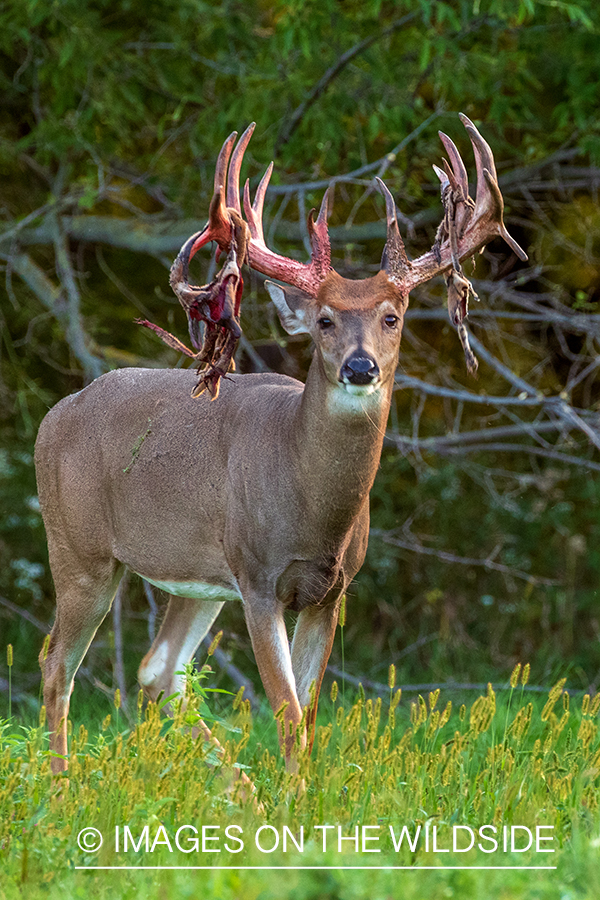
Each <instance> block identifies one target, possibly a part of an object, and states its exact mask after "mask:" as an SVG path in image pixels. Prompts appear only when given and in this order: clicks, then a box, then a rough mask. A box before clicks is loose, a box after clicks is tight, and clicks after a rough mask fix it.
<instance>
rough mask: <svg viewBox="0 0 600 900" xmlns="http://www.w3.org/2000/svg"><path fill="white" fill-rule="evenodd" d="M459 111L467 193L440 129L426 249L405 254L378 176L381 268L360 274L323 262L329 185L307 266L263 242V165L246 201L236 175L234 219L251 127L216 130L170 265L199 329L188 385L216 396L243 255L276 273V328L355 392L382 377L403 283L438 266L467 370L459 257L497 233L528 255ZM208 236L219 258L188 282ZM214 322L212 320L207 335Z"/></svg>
mask: <svg viewBox="0 0 600 900" xmlns="http://www.w3.org/2000/svg"><path fill="white" fill-rule="evenodd" d="M460 118H461V120H462V122H463V124H464V125H465V127H466V129H467V132H468V134H469V137H470V139H471V143H472V145H473V150H474V153H475V164H476V169H477V191H476V198H475V200H473V199H472V198H471V197H470V196H469V186H468V180H467V172H466V168H465V166H464V163H463V161H462V159H461V157H460V154H459V152H458V150H457V148H456V146H455V144H454V143H453V141H452V140H451V139H450V138H449V137H448V136H447V135H445V134H443V133H442V132H440V138H441V140H442V143H443V144H444V147H445V148H446V151H447V153H448V156H449V157H450V163H448V162H447V161H446V160H444V161H443V165H444V168H443V169H441V168H439V167H438V166H434V170H435V172H436V174H437V175H438V177H439V178H440V181H441V194H442V202H443V205H444V213H445V214H444V219H443V221H442V223H441V225H440V227H439V229H438V233H437V236H436V241H435V243H434V246H433V247H432V249H431V250H430V251H428V252H427V253H425V254H423V255H422V256H420V257H419V258H418V259H416V260H412V261H411V260H409V258H408V256H407V254H406V250H405V248H404V243H403V241H402V238H401V236H400V231H399V229H398V220H397V217H396V205H395V202H394V199H393V197H392V195H391V193H390V191H389V190H388V188H387V187H386V185H385V184H384V183H383V181H381V179H379V178H378V179H377V181H378V184H379V187H380V189H381V191H382V193H383V195H384V198H385V203H386V213H387V240H386V244H385V248H384V251H383V256H382V264H381V270H380V272H379V273H378V274H377V275H376V276H375V277H372V278H367V279H364V280H362V281H353V280H350V279H347V278H342V277H341V276H340V275H338V274H337V273H336V272H335V271H334V270H333V269H332V267H331V248H330V242H329V235H328V231H327V215H328V209H329V191H327V192H326V194H325V196H324V198H323V202H322V204H321V209H320V211H319V214H318V216H317V218H316V220H315V218H314V212H315V211H314V210H312V211H311V212H310V214H309V217H308V230H309V236H310V242H311V247H312V255H311V260H310V262H309V263H301V262H298V261H297V260H293V259H289V258H288V257H284V256H280V255H278V254H276V253H273V252H272V251H271V250H269V248H268V247H267V245H266V243H265V240H264V234H263V227H262V211H263V205H264V199H265V194H266V190H267V187H268V184H269V180H270V177H271V173H272V171H273V164H272V163H271V164H270V166H269V167H268V169H267V171H266V173H265V175H264V176H263V178H262V180H261V182H260V184H259V186H258V189H257V191H256V196H255V199H254V202H253V203H252V202H251V199H250V189H249V182H248V181H246V183H245V186H244V199H243V206H244V213H245V216H246V220H244V218H243V216H242V207H241V204H240V195H239V173H240V168H241V164H242V159H243V156H244V153H245V151H246V147H247V146H248V142H249V140H250V138H251V136H252V133H253V131H254V127H255V126H254V124H252V125H250V126H249V127H248V128H247V129H246V131H245V132H244V134H243V135H242V137H241V138H240V141H239V143H238V145H237V147H236V148H235V150H233V148H234V145H235V141H236V138H237V132H233V133H232V134H231V135H230V136H229V137H228V138H227V140H226V141H225V143H224V144H223V147H222V149H221V152H220V154H219V158H218V160H217V166H216V171H215V181H214V194H213V199H212V202H211V207H210V218H209V222H208V224H207V225H206V227H205V228H204V229H203V230H202V231H201V232H198V233H197V234H194V235H192V237H190V238H189V239H188V240H187V241H186V243H185V244H184V245H183V247H182V248H181V251H180V253H179V255H178V256H177V259H176V260H175V263H174V264H173V268H172V272H171V285H172V287H173V290H174V291H175V294H176V295H177V296H178V298H179V299H180V301H181V303H182V305H183V306H184V308H185V309H186V312H187V313H188V319H189V321H190V325H191V327H190V333H191V334H192V332H193V328H192V323H193V322H194V321H195V320H197V319H200V318H203V319H204V320H205V321H206V322H207V323H208V326H209V330H208V332H207V336H206V339H205V344H204V347H203V349H202V352H201V354H200V356H199V359H200V361H202V362H206V363H207V364H208V371H205V372H204V373H203V375H202V377H201V382H200V384H199V386H198V387H197V388H196V393H199V391H200V390H202V388H203V387H204V386H206V385H207V384H208V385H209V386H210V385H212V388H213V389H212V390H211V393H212V395H213V397H214V396H216V392H217V391H216V390H215V388H214V385H215V379H216V385H217V389H218V378H219V377H220V376H221V375H223V374H225V371H226V366H227V365H228V364H229V361H230V360H231V355H232V353H233V349H234V348H235V342H236V341H237V337H239V326H238V322H237V315H238V312H239V303H240V299H241V291H242V284H243V283H242V280H241V276H240V274H239V267H240V266H241V264H242V262H244V261H247V262H248V264H249V265H250V267H251V268H253V269H255V270H256V271H257V272H261V273H262V274H264V275H267V276H269V277H271V278H275V279H277V280H278V281H279V282H282V284H276V283H273V282H269V281H267V283H266V287H267V289H268V291H269V294H270V296H271V299H272V300H273V302H274V303H275V306H276V308H277V311H278V314H279V318H280V320H281V323H282V325H283V327H284V328H285V330H286V331H287V332H288V333H289V334H298V333H300V332H306V333H308V334H310V335H311V336H312V338H313V340H314V342H315V346H316V349H317V355H318V356H319V357H320V358H321V360H322V364H323V367H324V370H325V373H326V375H327V378H328V379H329V381H330V382H331V383H332V384H334V385H336V386H339V387H341V388H342V389H343V390H345V391H346V392H347V393H348V394H356V395H364V396H366V395H369V394H372V393H375V392H376V391H377V389H378V388H379V387H380V386H381V385H382V384H385V383H387V382H388V381H389V380H390V378H391V377H392V375H393V371H394V368H395V364H396V360H397V353H398V347H399V344H400V336H401V332H402V324H403V316H404V312H405V310H406V306H407V303H408V296H409V294H410V291H411V290H412V289H413V288H414V287H416V286H417V285H419V284H422V283H424V282H426V281H429V280H430V279H431V278H433V277H434V276H435V275H438V274H440V273H444V274H445V275H446V282H447V287H448V309H449V314H450V319H451V321H452V323H453V325H455V326H456V327H457V329H458V332H459V335H460V337H461V341H462V343H463V346H464V349H465V355H466V358H467V365H468V367H469V369H470V370H471V371H474V370H475V369H476V365H477V362H476V360H475V357H474V356H473V354H472V352H471V350H470V348H469V345H468V337H467V332H466V329H465V326H464V319H465V318H466V316H467V312H468V299H469V296H471V295H474V292H473V289H472V285H471V283H470V281H469V280H468V279H467V278H465V276H464V274H463V271H462V267H461V262H462V261H463V260H464V259H466V258H467V257H470V256H473V255H474V254H475V253H476V252H477V251H479V250H481V249H483V247H484V246H485V244H487V243H488V241H490V240H492V238H494V237H496V236H501V237H503V238H504V240H505V241H506V242H507V243H508V244H509V246H510V247H511V249H512V250H513V251H514V252H515V253H516V254H517V256H519V258H520V259H523V260H526V259H527V254H526V253H525V252H524V250H522V248H521V247H520V246H519V245H518V244H517V243H516V241H514V240H513V238H512V237H511V236H510V235H509V233H508V231H507V230H506V227H505V225H504V220H503V200H502V195H501V193H500V189H499V187H498V180H497V175H496V168H495V165H494V158H493V156H492V152H491V150H490V147H489V146H488V144H487V143H486V141H485V140H484V139H483V138H482V136H481V135H480V134H479V132H478V130H477V129H476V128H475V126H474V125H473V123H472V122H471V121H470V119H468V118H467V116H465V115H463V114H461V115H460ZM232 151H233V155H232ZM209 241H216V243H217V245H218V250H217V253H220V252H221V251H222V252H225V253H227V255H228V256H227V263H226V266H225V267H224V268H223V270H222V271H221V273H220V274H219V276H218V277H217V279H216V280H215V281H214V282H212V284H211V285H207V286H205V287H202V288H197V287H192V286H191V285H190V284H189V282H188V271H189V263H190V260H191V258H192V257H193V256H194V254H195V253H196V252H197V250H199V249H200V247H202V246H204V245H205V244H206V243H208V242H209ZM215 326H216V329H217V330H218V329H220V332H219V335H218V336H217V337H215ZM211 329H212V330H211ZM215 343H216V344H217V346H218V348H219V353H220V354H221V355H220V357H219V360H218V362H215V358H216V357H215V353H214V346H215ZM207 347H208V348H209V349H208V351H207ZM224 347H225V351H224V350H223V348H224Z"/></svg>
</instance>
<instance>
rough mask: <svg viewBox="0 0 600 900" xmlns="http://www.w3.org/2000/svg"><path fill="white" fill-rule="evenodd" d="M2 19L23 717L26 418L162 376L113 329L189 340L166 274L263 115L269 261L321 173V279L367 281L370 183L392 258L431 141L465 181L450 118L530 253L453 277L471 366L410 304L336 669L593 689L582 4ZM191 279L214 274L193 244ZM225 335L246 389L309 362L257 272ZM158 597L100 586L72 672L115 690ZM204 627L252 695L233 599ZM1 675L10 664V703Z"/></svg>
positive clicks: (30, 659)
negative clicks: (480, 139) (221, 173)
mask: <svg viewBox="0 0 600 900" xmlns="http://www.w3.org/2000/svg"><path fill="white" fill-rule="evenodd" d="M0 22H1V23H2V28H1V29H0V78H1V89H2V96H3V100H4V104H3V105H4V110H3V117H2V122H1V123H0V167H1V170H2V181H1V187H0V191H1V204H0V215H1V217H2V222H1V226H0V262H1V264H2V269H3V271H2V283H1V285H0V315H1V320H0V324H1V329H2V336H1V346H0V353H1V358H0V378H1V381H0V435H1V436H0V504H1V510H2V518H1V521H0V634H1V635H2V637H3V638H4V643H8V642H12V644H13V645H14V648H15V666H14V671H13V699H14V700H15V701H18V700H23V701H24V702H26V700H27V697H28V696H31V697H32V699H33V701H37V696H38V683H39V676H38V674H37V658H36V657H37V652H38V650H39V646H40V645H41V641H42V634H43V633H44V632H45V631H46V630H47V628H48V625H49V623H50V622H51V619H52V616H53V605H54V597H53V588H52V584H51V580H50V576H49V569H48V563H47V551H46V544H45V536H44V530H43V527H42V523H41V518H40V515H39V507H38V503H37V499H36V487H35V479H34V474H33V466H32V450H33V443H34V440H35V434H36V431H37V427H38V425H39V422H40V421H41V418H42V417H43V415H44V413H45V411H46V410H47V409H48V408H49V407H50V406H52V405H53V404H54V403H55V402H56V401H57V400H59V399H60V398H61V397H62V396H64V395H66V394H68V393H70V392H73V391H75V390H78V389H80V388H81V387H82V386H83V385H84V384H86V383H88V382H89V381H90V380H91V379H93V378H94V377H96V376H97V375H99V374H100V373H102V372H104V371H107V370H108V369H110V368H114V367H117V366H127V365H141V366H173V365H181V364H182V360H181V359H180V358H178V356H177V355H176V354H175V353H174V352H173V351H171V350H169V349H167V348H166V347H165V346H164V345H162V344H161V343H160V342H159V341H158V340H157V339H156V338H154V337H153V336H152V335H151V334H148V333H146V332H144V330H143V329H140V328H138V327H137V326H135V325H134V324H133V320H134V319H135V318H136V317H139V316H142V317H144V318H146V317H147V318H149V319H151V320H152V321H154V322H160V323H161V324H162V325H164V326H165V327H166V328H168V329H169V330H170V331H172V332H173V333H176V334H178V335H179V336H180V337H182V338H184V337H185V317H184V315H183V313H182V312H181V310H180V308H179V306H178V304H177V301H176V299H175V297H174V296H173V295H172V294H171V293H170V291H169V286H168V267H169V265H170V263H171V261H172V258H173V256H174V255H175V254H176V252H177V251H178V250H179V247H180V246H181V244H182V242H183V241H184V240H185V239H186V238H187V237H188V236H189V234H191V233H192V232H193V231H197V230H198V229H199V228H201V227H202V226H203V225H204V222H205V220H206V217H207V212H208V203H209V199H210V195H211V191H212V177H213V171H214V161H215V158H216V154H217V152H218V149H219V147H220V146H221V144H222V142H223V139H224V138H225V137H226V135H227V134H229V132H231V131H232V130H234V129H236V130H240V131H241V130H242V129H243V128H245V127H246V125H247V124H248V122H250V121H251V120H256V121H257V128H256V133H255V137H254V138H253V142H252V145H251V147H250V149H249V151H248V154H247V161H246V163H245V169H244V172H243V177H244V178H245V177H246V176H248V177H249V178H250V181H251V185H252V187H253V188H254V187H255V185H256V182H257V179H258V178H259V177H260V175H261V174H262V172H263V171H264V168H265V167H266V165H267V164H268V162H269V161H270V160H271V159H274V161H275V174H274V178H273V183H272V184H271V186H270V188H269V190H268V193H267V198H266V204H265V215H264V219H265V234H266V238H267V243H268V244H269V245H270V246H272V247H275V248H276V249H277V250H278V251H279V252H282V253H286V254H287V255H290V256H295V257H297V258H299V259H306V258H307V254H308V252H309V238H308V230H307V228H306V217H307V213H308V212H309V210H310V209H311V208H312V207H313V206H318V205H319V203H320V200H321V197H322V194H323V191H324V190H325V188H326V187H327V186H328V185H330V184H332V183H333V184H334V185H335V189H334V196H335V200H334V205H333V212H332V216H331V218H330V234H331V238H332V243H333V255H334V264H335V268H336V269H337V271H338V272H340V274H343V275H344V276H345V277H350V278H353V277H355V278H359V277H364V276H366V275H368V274H371V273H373V272H375V271H377V270H378V268H379V261H380V255H381V250H382V247H383V243H384V240H385V232H386V227H385V216H384V204H383V201H382V200H381V197H380V196H379V194H378V192H377V190H376V189H375V183H374V177H375V176H376V175H379V176H380V177H382V178H384V179H385V181H386V183H387V184H388V186H389V187H390V190H392V192H393V195H394V198H395V200H396V203H397V205H398V207H399V219H400V226H401V230H402V232H403V235H404V237H405V240H406V243H407V247H408V250H409V252H410V253H411V255H412V256H416V255H418V254H420V253H422V252H424V251H425V250H427V249H428V248H429V247H430V246H431V244H432V242H433V240H434V237H435V232H436V227H437V225H438V223H439V221H440V220H441V218H442V206H441V204H440V199H439V187H438V183H437V179H436V177H435V175H434V173H433V171H432V169H431V165H432V164H433V163H436V164H438V165H440V160H441V158H442V156H443V148H442V146H441V144H440V142H439V139H438V137H437V131H438V129H441V130H443V131H445V132H447V133H448V134H450V135H451V137H452V138H453V139H454V140H455V141H456V143H457V144H458V146H459V148H460V150H461V152H462V153H463V156H464V158H465V161H466V163H467V167H468V169H469V170H470V174H471V176H472V180H474V177H473V176H474V172H473V164H472V157H471V155H470V154H471V151H470V147H469V144H468V140H467V139H466V137H465V135H464V132H463V130H462V127H461V125H460V123H459V120H458V116H457V113H458V112H459V111H463V112H464V113H466V114H467V115H468V116H469V117H470V118H471V119H473V120H474V121H475V122H476V124H477V125H478V127H480V130H481V131H482V133H483V134H484V136H485V137H486V139H487V140H488V141H489V143H490V144H491V145H492V148H493V150H494V154H495V158H496V162H497V165H498V175H499V183H500V188H501V190H502V193H503V195H504V198H505V202H506V207H507V209H506V221H507V225H508V227H509V229H510V230H511V233H512V234H513V235H514V236H515V237H516V238H517V240H518V241H519V243H520V244H521V245H522V246H524V247H525V249H526V250H527V252H528V254H529V262H528V263H522V262H520V261H519V260H518V259H517V257H515V256H514V255H512V254H511V253H510V251H509V249H508V248H507V247H506V246H505V245H504V244H502V242H501V241H498V242H494V243H492V244H490V245H489V246H488V247H487V248H486V250H485V252H484V254H483V256H482V257H480V258H479V259H478V260H477V264H476V267H475V269H474V270H473V274H472V275H471V271H470V267H469V266H467V267H466V268H467V270H468V274H469V277H471V278H472V280H473V283H474V286H475V289H476V291H477V294H478V296H479V298H480V302H479V303H472V304H471V309H470V315H469V320H468V323H469V327H470V337H471V346H472V348H473V350H474V352H475V355H476V356H477V357H478V359H479V364H480V365H479V377H478V379H477V380H475V379H473V378H471V377H470V376H469V375H468V374H467V372H466V368H465V363H464V357H463V353H462V350H461V347H460V342H459V340H458V337H457V334H456V330H455V329H454V328H453V327H452V326H451V324H450V322H449V321H448V314H447V310H446V308H445V302H444V296H445V289H444V285H443V282H442V280H441V279H440V280H438V281H436V282H433V283H432V284H431V285H429V286H427V287H426V288H422V289H420V290H418V291H415V293H414V295H413V296H412V298H411V305H410V308H409V311H408V314H407V317H406V324H405V327H404V335H403V346H402V352H401V359H400V366H399V369H398V373H397V391H396V394H395V402H394V404H393V408H392V415H391V418H390V422H389V427H388V433H387V437H386V448H385V450H384V458H383V461H382V466H381V471H380V474H379V477H378V480H377V482H376V485H375V489H374V491H373V495H372V529H373V530H372V536H371V543H370V548H369V555H368V557H367V562H366V564H365V566H364V568H363V570H362V571H361V573H360V575H359V576H358V578H357V581H356V584H355V585H354V587H353V589H352V591H351V593H350V594H349V597H348V604H347V618H346V625H345V628H344V655H345V661H344V667H345V671H346V672H347V673H348V675H349V676H350V677H354V678H360V679H361V680H362V681H365V680H367V681H369V682H371V683H373V684H375V685H377V684H379V683H380V682H381V681H385V673H386V671H387V667H388V665H389V663H390V662H395V663H396V665H397V670H398V681H399V683H404V684H405V683H406V682H415V681H417V682H423V681H426V682H431V683H442V682H468V683H471V682H480V681H487V680H489V679H491V678H496V680H499V681H502V679H505V678H506V677H507V676H508V673H509V672H510V670H511V669H512V667H513V665H514V664H515V663H516V662H517V661H522V662H527V661H529V662H530V663H531V664H532V680H535V681H537V682H539V683H542V682H543V683H552V682H553V681H554V680H555V676H556V675H557V673H560V674H567V672H566V671H565V666H566V667H567V668H569V669H570V679H569V681H570V684H571V686H573V687H576V688H585V689H587V688H588V687H590V686H592V687H593V688H594V689H596V688H597V687H598V686H599V685H600V653H599V652H598V644H597V642H598V637H599V632H600V609H599V607H598V584H599V581H600V555H599V553H598V550H597V548H598V546H599V543H600V515H599V510H598V495H599V493H600V488H599V486H598V473H599V472H600V423H599V420H598V401H599V399H600V398H599V390H598V387H599V380H598V368H599V366H598V346H599V341H600V306H599V302H600V207H599V206H598V190H599V187H600V119H599V115H598V95H597V85H598V83H599V81H600V72H599V68H600V56H599V55H598V53H597V45H598V27H599V24H600V22H599V18H598V11H597V8H596V6H595V4H593V3H592V2H591V0H583V2H580V3H562V4H560V5H549V4H545V3H540V2H535V0H528V2H523V3H512V4H506V3H503V2H501V0H488V2H486V0H481V2H476V3H467V2H453V3H444V2H438V3H435V4H431V3H429V2H426V0H419V2H412V3H401V2H396V3H387V4H386V3H381V2H361V3H358V2H350V3H344V4H343V5H342V4H339V3H337V2H334V0H320V2H319V3H316V2H299V0H297V2H277V3H270V4H266V3H262V2H258V0H250V2H244V3H235V2H226V3H222V4H218V5H217V4H204V3H200V2H198V0H182V2H180V3H178V4H176V5H173V4H170V3H167V2H165V0H156V2H153V3H152V4H150V5H147V4H146V5H144V6H142V5H141V4H139V3H137V2H135V0H133V2H128V3H126V2H124V0H121V2H117V3H115V2H111V3H108V2H103V0H98V2H84V3H81V2H74V0H73V2H69V0H66V2H62V3H61V4H59V5H56V6H51V5H50V4H47V3H40V2H35V0H27V2H19V3H17V2H10V3H8V4H5V6H4V8H3V11H2V12H1V13H0ZM200 257H201V258H200ZM193 268H194V274H193V278H194V280H195V281H196V282H198V283H203V282H205V281H208V280H209V278H210V277H211V274H212V272H214V269H213V268H212V264H211V262H210V256H209V253H208V252H206V253H204V254H199V256H198V258H197V260H195V261H194V264H193ZM242 327H243V329H244V337H243V339H242V341H241V344H240V348H239V351H238V365H239V367H240V368H241V369H242V371H257V370H261V371H266V370H269V369H272V370H274V371H280V372H285V373H287V374H292V375H295V376H298V377H301V378H302V377H303V376H304V374H305V372H306V369H307V365H308V361H309V358H310V347H309V346H308V345H307V343H306V341H304V340H300V339H295V338H288V337H286V336H284V333H283V331H282V330H281V329H280V328H279V325H278V324H277V323H276V317H275V315H274V311H273V310H272V309H271V307H270V305H269V303H268V302H267V298H266V293H265V291H264V289H263V287H262V284H261V278H260V277H259V276H256V275H254V274H252V275H251V276H248V277H247V278H246V287H245V297H244V301H243V305H242ZM183 364H187V361H186V362H185V363H183ZM182 515H185V510H182ZM198 552H201V548H198ZM163 601H164V598H163V597H161V596H160V595H159V594H158V592H157V593H156V596H155V594H154V593H153V592H152V590H151V589H150V587H149V586H148V585H145V584H142V583H141V582H140V581H139V580H138V579H134V578H133V577H132V578H131V579H130V580H129V581H128V582H127V584H124V585H122V587H121V589H120V590H119V592H118V595H117V601H116V603H115V605H114V607H113V612H112V614H111V615H112V620H111V621H110V622H107V623H106V624H105V626H104V628H103V629H102V630H101V632H100V634H99V638H98V640H97V641H96V643H95V645H94V647H93V649H92V652H91V653H90V654H89V656H88V658H87V661H86V665H85V667H84V668H83V669H82V670H81V672H82V675H83V677H84V678H88V679H90V680H91V681H92V682H95V683H98V682H100V683H101V684H102V685H103V686H104V687H105V689H106V691H107V692H108V693H109V694H111V695H112V692H113V690H114V688H115V687H119V688H120V689H121V693H122V694H123V695H125V694H126V692H127V690H128V689H129V690H132V689H133V688H134V684H135V680H134V679H135V668H136V666H137V663H138V662H139V659H140V658H141V656H142V655H143V652H145V649H146V648H147V642H148V635H149V634H150V635H152V634H153V633H154V631H155V625H156V621H157V617H159V616H160V607H161V606H162V603H163ZM220 626H221V627H223V628H224V631H225V636H224V640H223V643H222V645H221V650H220V651H219V652H220V653H221V656H220V657H219V658H217V660H216V661H217V664H218V666H219V669H220V671H223V672H225V673H226V674H227V676H228V677H230V678H231V679H232V680H233V681H234V682H235V683H240V682H241V681H242V680H246V681H247V682H248V683H252V681H255V680H256V670H255V669H254V662H253V659H252V654H251V652H250V645H249V640H248V638H247V636H246V633H245V628H244V626H243V620H242V612H241V610H240V609H239V608H237V607H235V608H231V609H228V610H226V611H224V614H223V617H222V619H221V621H220ZM125 647H127V648H128V649H129V650H131V651H132V652H131V653H128V652H127V653H126V652H125V649H124V648H125ZM133 651H135V652H133ZM332 665H333V667H334V668H335V667H338V668H339V667H340V666H341V650H340V646H339V644H338V645H337V647H336V649H335V650H334V656H333V657H332ZM7 680H8V673H7V672H6V671H2V670H0V691H4V690H5V689H6V688H7Z"/></svg>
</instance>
